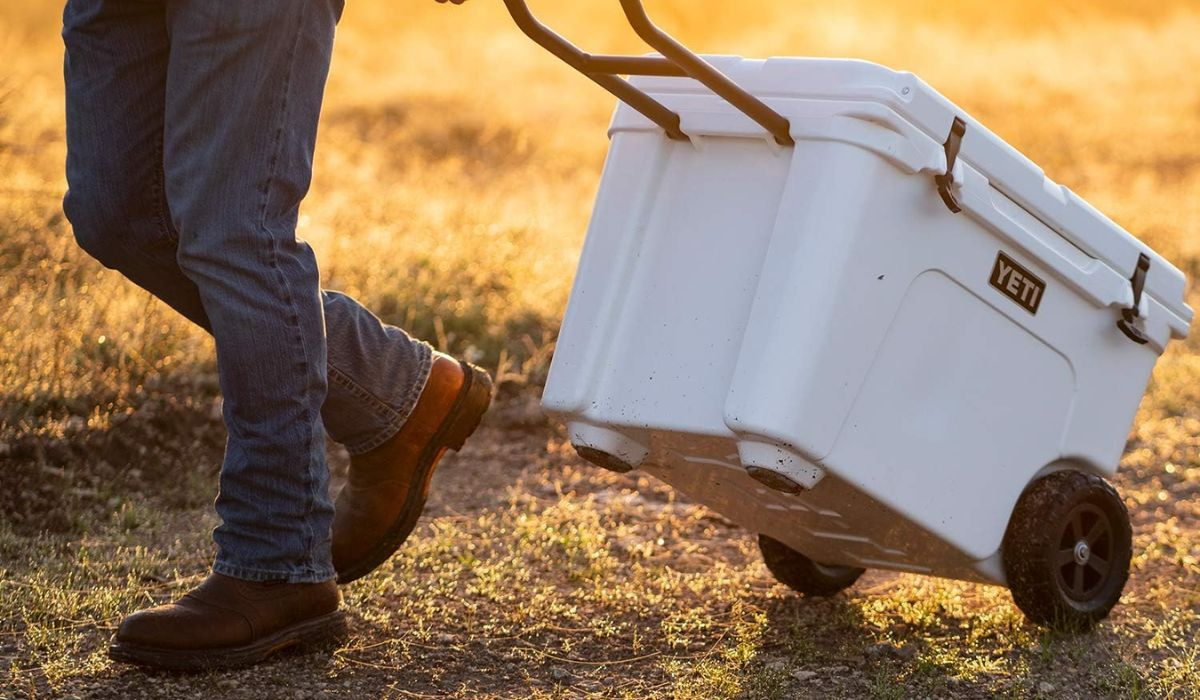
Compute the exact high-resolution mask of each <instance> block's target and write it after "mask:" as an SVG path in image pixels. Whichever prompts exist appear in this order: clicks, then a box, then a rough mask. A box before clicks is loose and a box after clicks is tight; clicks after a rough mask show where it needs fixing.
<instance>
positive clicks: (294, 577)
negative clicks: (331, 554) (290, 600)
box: [212, 560, 337, 583]
mask: <svg viewBox="0 0 1200 700" xmlns="http://www.w3.org/2000/svg"><path fill="white" fill-rule="evenodd" d="M212 570H213V571H215V572H216V573H218V574H222V575H224V576H232V577H233V578H236V579H241V580H243V581H276V580H279V579H286V580H287V582H288V583H324V582H325V581H331V580H333V579H334V578H336V577H337V572H336V571H335V570H334V568H333V567H332V566H329V567H324V568H319V569H318V568H313V567H305V568H302V569H299V570H291V571H281V570H278V569H258V568H255V567H252V566H240V565H238V564H230V563H228V562H223V561H220V560H217V561H215V562H213V566H212Z"/></svg>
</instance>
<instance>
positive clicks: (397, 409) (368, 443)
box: [343, 343, 433, 456]
mask: <svg viewBox="0 0 1200 700" xmlns="http://www.w3.org/2000/svg"><path fill="white" fill-rule="evenodd" d="M432 370H433V348H431V347H430V346H429V345H428V344H426V343H418V344H417V371H416V381H414V382H413V383H412V386H410V387H409V389H408V392H407V393H406V394H405V395H404V396H402V397H400V400H399V404H398V405H396V406H393V407H392V408H393V411H394V415H393V417H392V418H391V420H389V421H388V423H387V424H386V425H384V427H383V429H382V430H380V431H379V432H377V433H375V434H374V435H372V436H371V437H369V438H367V439H365V440H360V441H359V442H356V443H354V444H347V445H343V447H345V448H346V452H348V453H350V455H351V456H354V455H360V454H362V453H364V452H370V451H371V450H373V449H375V448H376V447H379V446H380V445H382V444H383V443H385V442H387V441H388V439H389V438H391V437H392V436H393V435H395V434H396V433H398V432H400V429H401V428H403V427H404V424H405V422H407V421H408V417H409V416H411V415H412V412H413V409H414V408H416V407H417V402H418V401H420V400H421V394H422V393H423V392H424V391H425V384H427V383H428V382H429V374H430V372H431V371H432Z"/></svg>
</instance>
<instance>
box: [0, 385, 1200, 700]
mask: <svg viewBox="0 0 1200 700" xmlns="http://www.w3.org/2000/svg"><path fill="white" fill-rule="evenodd" d="M197 420H200V421H201V422H202V423H203V424H204V425H207V428H208V430H210V431H213V432H216V433H218V434H219V432H220V427H219V424H218V423H216V422H215V421H213V420H212V417H211V416H209V417H205V418H203V419H200V418H197ZM136 422H137V420H136V419H133V420H131V421H128V422H127V424H130V423H136ZM129 429H130V430H135V428H134V427H130V428H129ZM1191 440H1192V439H1191V438H1189V441H1191ZM1160 441H1161V438H1160ZM200 444H201V445H202V446H204V447H203V449H202V450H201V452H200V454H199V455H197V454H195V453H192V455H191V457H190V458H188V459H190V460H191V461H193V462H196V461H197V459H199V461H198V463H197V466H194V467H192V469H194V470H197V471H200V472H201V474H202V475H201V476H200V477H199V478H196V479H195V480H194V485H193V486H192V487H191V488H194V489H195V490H196V493H194V494H192V495H191V496H189V497H188V498H185V499H183V501H182V502H179V501H177V502H176V504H175V505H171V504H169V503H167V502H164V501H163V500H162V497H161V493H156V492H158V491H161V489H162V487H164V486H165V485H166V483H168V482H157V481H150V478H151V477H147V476H146V475H144V474H143V475H142V479H143V481H142V483H141V487H140V493H139V492H138V490H135V491H134V492H133V493H127V494H126V499H127V500H126V501H125V503H129V504H133V505H128V506H121V507H119V508H118V509H117V513H116V514H114V515H112V516H111V517H108V518H107V519H105V518H103V517H97V518H96V519H95V521H94V522H93V524H92V525H91V526H90V528H89V530H88V531H86V532H82V533H76V534H62V535H56V536H47V535H33V534H29V533H25V534H21V533H20V532H17V531H13V530H11V529H10V530H9V532H8V533H7V534H6V535H5V537H4V538H3V540H2V541H0V545H2V546H3V549H0V551H2V552H3V553H4V555H5V558H4V560H3V569H4V572H5V576H4V582H3V584H2V585H0V589H2V590H3V593H4V600H5V604H4V608H5V609H4V612H5V615H4V618H3V619H4V621H3V623H2V625H3V626H2V627H0V635H2V636H0V640H3V642H2V643H0V664H2V667H5V668H7V675H6V677H7V683H8V686H9V690H7V691H0V697H14V698H15V697H21V698H25V697H80V698H83V697H95V698H140V697H146V698H149V697H185V698H199V697H222V698H224V697H228V698H275V697H280V698H332V697H462V698H477V697H495V698H523V697H546V698H553V697H629V698H642V697H693V698H710V697H742V698H826V697H880V698H901V697H956V698H990V697H1004V696H1008V697H1048V698H1049V697H1052V698H1094V697H1174V698H1189V697H1197V696H1198V694H1197V681H1198V680H1200V675H1198V674H1197V670H1198V665H1197V655H1198V653H1200V652H1198V647H1197V642H1196V636H1197V632H1198V631H1200V625H1197V622H1196V612H1197V609H1198V606H1200V594H1198V593H1197V590H1196V584H1197V581H1198V580H1200V570H1198V569H1200V567H1198V566H1197V564H1196V554H1197V551H1196V547H1195V540H1194V537H1192V531H1191V530H1190V529H1189V530H1188V531H1186V532H1183V531H1181V530H1180V528H1181V527H1182V526H1183V525H1182V524H1183V523H1184V522H1190V523H1192V526H1194V523H1195V520H1194V517H1195V516H1194V504H1195V498H1196V494H1197V491H1200V479H1198V478H1197V477H1198V476H1200V474H1196V473H1194V472H1195V470H1192V473H1191V474H1190V475H1189V476H1188V478H1187V479H1186V480H1185V481H1181V482H1180V483H1178V484H1175V485H1174V486H1172V485H1166V486H1167V488H1166V489H1165V493H1166V496H1165V499H1164V497H1162V494H1161V493H1160V492H1161V491H1164V489H1160V488H1157V487H1159V486H1163V485H1162V484H1157V483H1147V482H1146V481H1145V479H1144V475H1142V474H1141V473H1140V471H1139V469H1138V468H1137V466H1136V464H1132V463H1131V464H1127V469H1126V472H1125V474H1126V475H1127V478H1125V479H1124V480H1123V483H1122V484H1121V486H1122V487H1123V490H1124V492H1125V493H1126V495H1127V496H1128V497H1129V498H1130V504H1131V506H1132V507H1133V508H1134V513H1135V521H1136V530H1137V531H1136V543H1137V552H1136V559H1135V569H1134V572H1133V576H1132V578H1131V581H1130V584H1129V587H1128V589H1127V590H1126V594H1125V597H1124V599H1123V602H1122V604H1121V605H1120V606H1119V607H1118V608H1117V609H1116V611H1115V612H1114V614H1113V616H1112V618H1111V620H1110V621H1108V622H1106V623H1104V624H1102V625H1101V626H1100V627H1099V628H1098V629H1097V630H1095V631H1094V632H1091V633H1088V634H1084V635H1081V636H1071V635H1063V634H1058V633H1052V632H1047V631H1045V630H1042V629H1039V628H1037V627H1034V626H1032V625H1029V624H1028V623H1026V622H1025V621H1024V620H1023V618H1022V617H1021V615H1020V613H1019V611H1017V610H1016V609H1015V608H1014V607H1013V606H1012V604H1011V600H1010V599H1009V597H1008V595H1007V593H1006V592H1005V591H1003V590H1001V589H998V588H995V587H988V586H976V585H970V584H962V583H957V582H951V581H942V580H937V579H928V578H922V577H918V576H911V575H900V574H893V573H887V572H868V573H867V574H866V575H865V576H864V577H863V578H862V579H861V580H860V581H859V582H858V584H857V585H855V586H854V587H853V588H852V589H850V590H849V591H847V592H846V593H844V594H840V595H838V596H835V597H833V598H831V599H826V600H817V599H812V600H809V599H805V598H802V597H800V596H798V595H795V594H793V593H792V592H791V591H789V590H787V589H786V588H784V587H783V586H782V585H779V584H777V583H775V582H774V581H773V580H772V579H771V577H770V575H769V573H768V572H767V571H766V569H765V567H764V566H763V565H762V563H761V560H760V558H759V556H758V553H757V550H756V547H755V545H754V541H753V539H752V537H751V536H750V533H746V532H743V531H741V530H739V529H738V528H737V527H735V526H733V525H732V524H731V523H729V522H728V521H726V520H725V519H723V518H721V517H720V516H719V515H716V514H714V513H712V512H710V511H708V510H706V509H704V508H702V507H699V506H695V505H692V504H689V503H687V502H685V501H684V500H682V499H680V498H678V497H677V496H676V495H675V494H674V493H673V492H672V491H671V490H670V489H669V488H668V487H665V486H664V485H662V484H661V483H658V482H656V481H654V480H652V479H650V478H648V477H644V476H638V475H636V474H633V475H626V476H617V475H613V474H610V473H608V472H604V471H602V470H599V469H596V468H594V467H592V466H590V465H586V464H585V463H582V462H581V461H580V460H579V458H578V457H577V456H575V455H574V453H573V451H572V450H571V449H570V448H569V445H567V444H565V443H564V441H563V438H562V436H561V435H560V434H559V433H558V432H557V430H556V429H555V428H554V427H553V426H551V425H549V424H548V423H547V422H546V421H545V420H544V419H543V418H542V417H541V416H540V413H539V411H538V410H537V407H536V401H535V400H534V399H533V398H532V397H530V396H518V397H516V398H515V399H510V400H508V401H507V402H505V403H504V404H503V405H501V407H500V408H498V409H497V410H496V411H495V412H494V414H492V416H491V417H490V418H489V420H488V422H487V424H486V426H485V427H484V428H483V429H482V430H481V432H480V433H479V434H478V435H477V436H476V438H475V439H473V440H472V441H471V442H470V443H469V444H468V446H467V448H466V449H465V450H464V451H463V452H462V453H461V454H459V455H452V456H450V457H449V458H448V459H447V460H446V461H445V462H444V464H443V466H442V467H441V468H440V469H439V471H438V473H437V475H436V477H435V481H434V485H433V490H432V495H431V500H430V502H429V507H428V509H427V511H426V515H425V517H424V518H423V520H422V524H421V526H420V527H419V528H418V530H417V532H416V533H415V534H414V535H413V537H412V538H411V539H410V541H409V542H408V543H406V545H405V546H404V547H403V548H402V549H401V550H400V552H399V553H398V554H397V555H396V556H395V557H394V558H393V559H392V561H391V562H389V563H388V564H387V565H385V566H384V567H383V568H382V569H381V570H379V571H378V572H376V573H375V574H373V575H371V576H369V577H368V578H366V579H364V580H362V581H360V582H356V583H355V584H353V585H351V586H349V587H348V588H346V589H345V596H346V605H347V608H348V610H349V611H350V612H351V615H352V619H353V623H352V625H353V636H352V637H351V639H350V640H349V641H348V642H347V643H346V644H345V645H344V646H341V647H339V648H336V649H333V650H326V651H316V652H308V653H289V654H286V655H284V656H283V657H281V658H278V659H276V660H273V661H270V662H268V663H266V664H263V665H262V666H259V667H256V668H252V669H245V670H238V671H233V672H227V673H210V674H178V673H166V672H147V671H143V670H140V669H135V668H129V667H125V666H121V665H114V664H111V663H109V662H108V661H107V660H106V659H105V658H104V656H103V650H104V646H105V644H106V642H107V639H108V638H109V636H110V635H111V634H112V632H113V630H114V629H115V626H116V624H117V623H118V622H119V620H120V617H121V616H122V615H123V614H125V613H127V612H131V611H133V610H135V609H137V608H139V607H142V606H144V605H146V604H148V603H151V602H156V601H161V600H166V599H168V598H170V597H171V596H173V595H178V594H179V593H181V592H182V591H183V590H185V589H186V588H187V587H188V586H189V585H194V584H195V582H197V581H198V580H199V579H200V578H201V577H202V576H203V574H204V570H205V567H206V564H207V561H208V556H210V546H209V544H208V533H207V531H208V529H209V528H211V527H212V526H213V525H214V522H215V521H214V516H213V514H212V512H211V506H210V504H209V501H208V499H209V498H210V497H211V490H209V489H211V488H212V486H213V483H212V474H213V471H214V469H213V464H214V462H212V461H206V460H215V459H217V458H219V443H218V441H215V440H209V441H207V442H201V443H200ZM1133 447H1134V449H1133V450H1132V451H1131V455H1133V456H1134V457H1136V455H1137V454H1138V449H1137V443H1136V441H1135V443H1134V445H1133ZM331 456H332V459H333V464H334V471H335V474H341V473H344V467H345V464H346V460H345V455H344V454H343V453H340V452H339V451H337V450H334V451H332V453H331ZM159 459H161V456H160V457H159ZM185 461H187V459H185ZM199 465H204V466H203V467H202V468H200V467H199ZM8 466H11V464H9V465H8ZM178 468H180V469H182V468H184V467H178ZM17 471H22V470H21V469H18V470H17ZM172 476H178V474H175V475H172ZM42 478H44V475H42ZM153 478H154V479H159V478H162V475H157V476H154V477H153ZM169 483H171V484H177V483H181V482H180V480H177V479H174V478H171V479H170V482H169ZM182 483H187V481H186V480H183V482H182ZM1147 489H1149V490H1150V493H1149V494H1148V495H1149V496H1150V499H1149V505H1150V507H1149V508H1148V507H1146V506H1144V505H1139V504H1138V503H1137V502H1136V499H1138V498H1140V497H1142V495H1143V494H1145V493H1147ZM206 491H207V492H206ZM176 495H178V494H176ZM1164 503H1165V504H1166V505H1167V507H1168V508H1169V507H1170V506H1172V505H1174V506H1176V507H1177V508H1176V512H1177V513H1184V512H1185V511H1186V514H1187V519H1182V518H1180V517H1179V516H1178V515H1174V516H1168V517H1166V518H1163V514H1164V513H1165V512H1170V511H1169V510H1163V509H1161V508H1159V507H1158V506H1159V505H1160V504H1164ZM60 505H63V504H60ZM23 529H24V528H18V530H23ZM1168 530H1175V531H1176V536H1172V535H1171V534H1170V532H1166V533H1165V534H1164V531H1168ZM1171 543H1173V544H1171Z"/></svg>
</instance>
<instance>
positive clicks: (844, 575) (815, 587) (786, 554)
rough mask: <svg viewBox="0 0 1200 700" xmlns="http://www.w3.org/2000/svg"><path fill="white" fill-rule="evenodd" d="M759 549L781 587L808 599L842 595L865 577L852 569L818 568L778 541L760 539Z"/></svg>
mask: <svg viewBox="0 0 1200 700" xmlns="http://www.w3.org/2000/svg"><path fill="white" fill-rule="evenodd" d="M758 549H759V551H761V552H762V555H763V561H765V562H766V564H767V568H768V569H770V570H771V573H772V574H773V575H774V576H775V579H776V580H777V581H779V582H780V583H782V584H784V585H786V586H788V587H789V588H791V589H792V590H794V591H797V592H799V593H803V594H804V595H806V596H817V597H821V598H824V597H827V596H831V595H833V594H835V593H837V592H839V591H843V590H845V589H847V588H849V587H850V586H853V585H854V582H855V581H857V580H858V577H859V576H862V575H863V571H864V569H856V568H854V567H852V566H829V565H827V564H819V563H817V562H815V561H813V560H812V559H809V558H808V557H806V556H804V555H803V554H801V553H800V552H797V551H796V550H794V549H792V548H791V547H789V546H787V545H786V544H784V543H782V542H780V541H779V540H775V539H771V538H770V537H767V536H766V535H759V536H758Z"/></svg>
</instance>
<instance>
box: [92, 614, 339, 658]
mask: <svg viewBox="0 0 1200 700" xmlns="http://www.w3.org/2000/svg"><path fill="white" fill-rule="evenodd" d="M348 634H349V626H348V625H347V623H346V613H345V612H344V611H342V610H337V611H335V612H332V613H329V614H328V615H322V616H321V617H315V618H312V619H309V620H305V621H303V622H299V623H296V624H294V625H292V626H290V627H285V628H283V629H281V630H279V631H278V632H276V633H274V634H272V635H270V636H267V637H263V638H262V639H260V640H258V641H257V642H254V643H252V644H247V645H245V646H241V647H232V648H228V649H162V648H157V647H143V646H138V645H136V644H128V643H125V642H113V643H112V645H111V646H109V647H108V658H110V659H112V660H113V661H120V662H122V663H127V664H134V665H137V666H150V667H153V668H163V669H170V670H175V671H203V670H210V669H216V668H233V667H237V666H250V665H252V664H256V663H258V662H260V661H262V660H263V659H266V658H267V657H268V656H271V655H273V654H276V653H278V652H280V651H283V650H284V649H300V648H303V649H310V650H317V649H324V648H330V647H333V646H336V645H338V644H340V643H341V642H342V641H344V640H345V638H346V636H347V635H348Z"/></svg>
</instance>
